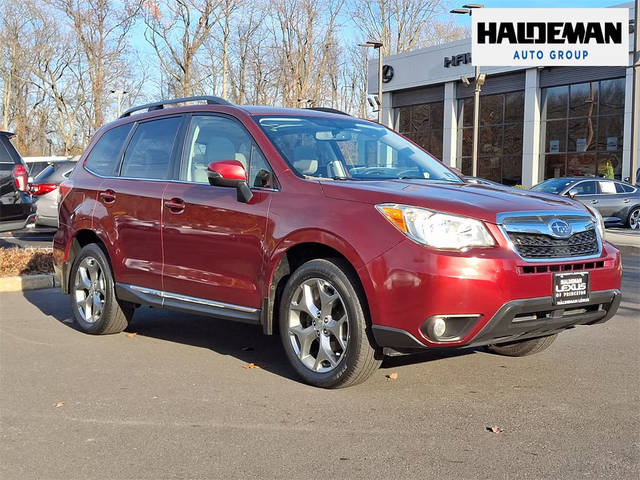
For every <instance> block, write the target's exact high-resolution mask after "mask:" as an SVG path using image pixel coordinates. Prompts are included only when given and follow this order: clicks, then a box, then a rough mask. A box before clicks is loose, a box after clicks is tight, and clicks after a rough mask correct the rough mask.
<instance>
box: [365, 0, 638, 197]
mask: <svg viewBox="0 0 640 480" xmlns="http://www.w3.org/2000/svg"><path fill="white" fill-rule="evenodd" d="M618 7H626V8H629V18H633V3H627V4H623V5H619V6H618ZM629 37H630V38H629V46H630V49H633V45H634V38H633V33H632V32H630V33H629ZM632 62H633V55H632V52H630V53H629V63H628V65H627V66H626V67H624V66H618V67H578V66H576V67H544V68H543V67H534V68H523V67H486V68H483V67H482V66H481V72H482V73H485V74H486V82H485V84H484V85H483V86H482V91H481V93H480V116H479V132H478V135H479V140H478V176H480V177H484V178H487V179H490V180H494V181H497V182H501V183H504V184H507V185H516V184H522V185H525V186H531V185H535V184H536V183H539V182H541V181H543V180H545V179H547V178H552V177H561V176H570V175H571V176H572V175H598V174H603V173H605V172H607V171H609V172H610V171H611V168H613V172H614V175H615V177H616V178H619V179H624V178H627V177H631V175H632V172H631V132H632V128H634V127H632V115H631V112H632V104H633V68H632ZM384 64H385V69H384V72H385V75H384V83H383V88H382V92H383V95H382V118H383V123H385V124H386V125H387V126H390V127H392V128H394V129H395V130H397V131H399V132H400V133H402V134H404V135H406V136H407V137H409V138H410V139H412V140H413V141H414V142H416V143H418V144H419V145H421V146H422V147H424V148H425V149H427V150H428V151H430V152H431V153H432V154H433V155H434V156H436V157H438V158H440V159H442V160H443V162H445V163H446V164H447V165H451V166H453V167H456V168H458V169H460V170H462V172H463V173H464V174H466V175H470V174H471V171H472V146H473V96H474V83H473V78H474V75H475V74H474V67H473V66H472V64H471V39H470V38H468V39H465V40H460V41H455V42H450V43H446V44H442V45H436V46H433V47H429V48H424V49H420V50H415V51H411V52H407V53H403V54H399V55H393V56H389V57H386V58H385V59H384ZM387 66H390V67H391V68H389V67H387ZM463 77H466V78H467V79H468V80H469V82H468V83H469V85H466V83H467V82H464V81H463ZM368 86H369V88H368V90H369V93H370V94H377V91H378V64H377V59H372V60H371V62H370V64H369V72H368ZM635 128H636V129H639V130H640V126H636V127H635ZM639 133H640V132H639ZM639 143H640V142H639ZM636 158H640V151H639V152H637V154H636Z"/></svg>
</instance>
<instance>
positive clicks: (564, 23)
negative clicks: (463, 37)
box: [472, 8, 629, 66]
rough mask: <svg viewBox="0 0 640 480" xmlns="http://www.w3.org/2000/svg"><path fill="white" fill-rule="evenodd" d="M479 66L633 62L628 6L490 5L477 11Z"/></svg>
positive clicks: (475, 60) (476, 59) (475, 47)
mask: <svg viewBox="0 0 640 480" xmlns="http://www.w3.org/2000/svg"><path fill="white" fill-rule="evenodd" d="M472 19H473V25H472V36H473V43H472V54H473V64H474V65H480V66H555V65H565V66H567V65H570V66H587V65H588V66H607V65H609V66H615V65H620V66H627V65H628V63H629V10H628V9H626V8H577V9H566V8H548V9H542V8H511V9H509V8H484V9H477V10H474V11H473V15H472Z"/></svg>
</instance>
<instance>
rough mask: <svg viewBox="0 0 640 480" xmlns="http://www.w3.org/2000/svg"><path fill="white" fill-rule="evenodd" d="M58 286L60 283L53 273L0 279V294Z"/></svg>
mask: <svg viewBox="0 0 640 480" xmlns="http://www.w3.org/2000/svg"><path fill="white" fill-rule="evenodd" d="M59 286H60V282H59V281H58V278H57V277H56V276H55V274H53V273H43V274H39V275H20V276H15V277H2V278H0V292H23V291H25V290H39V289H42V288H53V287H59Z"/></svg>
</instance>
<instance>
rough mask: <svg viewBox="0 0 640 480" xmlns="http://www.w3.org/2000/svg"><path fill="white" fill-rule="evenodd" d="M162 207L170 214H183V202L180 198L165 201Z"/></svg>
mask: <svg viewBox="0 0 640 480" xmlns="http://www.w3.org/2000/svg"><path fill="white" fill-rule="evenodd" d="M164 206H165V207H167V208H168V209H169V211H170V212H171V213H182V212H184V200H182V199H181V198H172V199H171V200H166V201H165V202H164Z"/></svg>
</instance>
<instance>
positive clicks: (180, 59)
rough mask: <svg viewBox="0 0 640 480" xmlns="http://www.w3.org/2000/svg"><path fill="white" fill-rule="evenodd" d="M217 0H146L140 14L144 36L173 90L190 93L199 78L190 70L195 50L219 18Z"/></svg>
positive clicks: (195, 54)
mask: <svg viewBox="0 0 640 480" xmlns="http://www.w3.org/2000/svg"><path fill="white" fill-rule="evenodd" d="M220 6H221V3H220V0H163V1H150V2H148V3H147V7H146V10H145V13H144V21H145V24H146V26H147V30H146V32H145V37H146V39H147V41H148V42H149V43H150V44H151V46H152V47H153V49H154V50H155V52H156V54H157V56H158V59H159V61H160V64H161V66H162V69H163V71H164V72H165V73H167V74H168V75H169V77H170V78H171V79H172V81H173V82H172V83H173V85H174V87H173V90H174V93H175V94H176V95H178V96H190V95H192V93H193V91H194V88H195V87H197V86H198V85H199V84H200V83H201V82H202V81H203V79H202V78H198V77H197V76H196V75H195V74H194V73H195V70H196V69H197V65H196V60H197V55H198V52H199V51H200V49H201V47H202V46H203V44H204V43H205V41H206V40H207V39H208V38H209V36H210V35H211V32H212V30H213V28H214V27H215V26H216V25H217V24H218V22H219V18H220V11H219V10H220Z"/></svg>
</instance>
